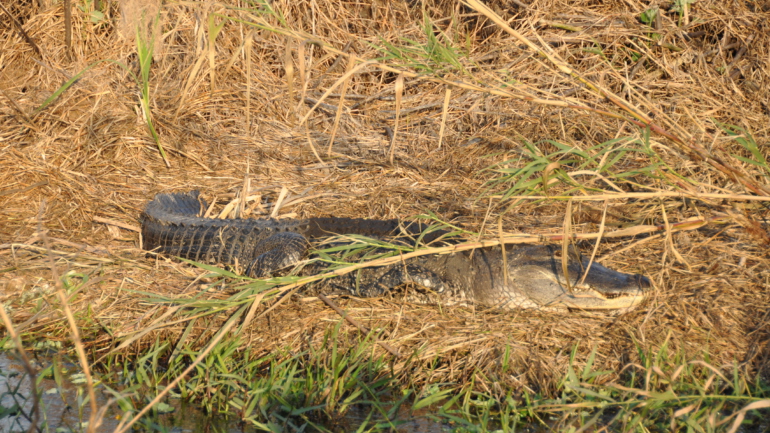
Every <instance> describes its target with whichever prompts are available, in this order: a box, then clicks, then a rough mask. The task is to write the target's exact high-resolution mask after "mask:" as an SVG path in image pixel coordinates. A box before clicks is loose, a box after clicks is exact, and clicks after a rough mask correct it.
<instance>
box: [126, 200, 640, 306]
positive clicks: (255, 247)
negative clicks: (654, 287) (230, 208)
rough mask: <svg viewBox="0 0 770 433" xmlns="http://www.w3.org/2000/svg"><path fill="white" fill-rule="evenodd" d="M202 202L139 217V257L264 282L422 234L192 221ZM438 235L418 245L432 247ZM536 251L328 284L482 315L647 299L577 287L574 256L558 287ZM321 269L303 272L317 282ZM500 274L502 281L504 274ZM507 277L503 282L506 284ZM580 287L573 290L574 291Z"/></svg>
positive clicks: (418, 228) (542, 251) (428, 262)
mask: <svg viewBox="0 0 770 433" xmlns="http://www.w3.org/2000/svg"><path fill="white" fill-rule="evenodd" d="M205 207H206V205H205V202H204V201H203V200H202V199H200V198H199V196H198V192H197V191H192V192H190V193H174V194H158V195H157V196H155V198H154V199H153V200H152V201H151V202H150V203H149V204H148V205H147V207H146V208H145V211H144V212H143V213H142V215H141V218H140V219H141V223H142V237H143V241H144V248H145V249H147V250H152V251H156V252H160V253H164V254H166V255H170V256H179V257H184V258H187V259H190V260H194V261H200V262H206V263H222V264H226V265H231V266H235V267H236V268H243V269H246V274H247V275H249V276H252V277H264V276H268V275H271V274H273V273H274V272H275V271H278V270H281V269H284V268H286V267H288V266H292V265H295V264H297V263H298V262H299V261H301V260H302V259H303V258H304V257H305V256H306V254H307V250H308V247H309V239H317V238H321V237H325V236H330V235H332V234H335V233H340V234H359V235H366V236H375V237H394V236H395V235H397V234H398V233H399V232H401V233H403V232H406V233H407V234H411V235H415V236H418V235H420V233H421V232H422V231H423V230H424V229H425V226H423V225H421V224H414V223H413V224H407V225H406V227H403V226H400V225H399V222H398V221H397V220H365V219H352V218H310V219H302V220H299V219H287V220H273V219H210V218H202V217H199V216H198V215H200V213H201V210H202V209H205ZM443 234H445V232H441V231H436V232H432V233H429V234H427V235H425V236H424V237H423V240H424V241H425V242H431V241H433V240H435V239H437V238H439V237H440V236H442V235H443ZM555 252H556V250H555V249H553V248H551V247H548V246H542V245H509V246H507V247H506V254H505V256H503V254H502V250H501V247H489V248H480V249H477V250H474V251H472V252H471V251H463V252H458V253H452V254H442V255H437V254H433V255H425V256H420V257H415V258H412V259H409V260H408V261H406V262H405V263H400V264H397V265H390V266H382V267H370V268H364V269H361V270H359V271H358V272H357V273H353V274H349V275H346V276H344V277H342V278H339V279H337V280H336V282H335V283H334V284H335V285H337V286H340V285H341V286H343V287H345V288H346V289H347V290H349V291H351V292H353V293H354V294H357V295H359V296H379V295H382V294H385V293H387V292H389V291H390V290H392V289H393V288H395V287H397V286H400V285H403V284H405V283H416V284H418V285H419V286H421V287H422V288H424V289H427V290H421V291H416V292H415V293H414V294H413V296H411V297H410V298H409V299H410V300H415V301H420V302H431V303H442V304H460V305H471V304H476V305H485V306H489V307H494V308H500V309H506V310H507V309H519V308H542V309H551V310H566V309H584V310H612V311H626V310H629V309H631V308H634V307H636V306H637V305H639V304H640V303H641V302H642V301H643V300H644V299H645V298H646V297H647V289H649V287H650V281H649V280H648V279H647V278H646V277H643V276H641V275H631V274H624V273H621V272H617V271H614V270H612V269H608V268H606V267H604V266H602V265H600V264H598V263H593V264H592V265H591V268H590V271H589V272H588V275H586V276H585V278H583V273H584V270H585V269H586V268H587V266H588V260H587V259H584V258H582V257H580V255H579V254H578V253H576V252H574V251H572V252H571V254H570V258H569V260H568V267H567V268H568V269H567V273H568V276H569V280H570V281H571V283H572V284H570V288H567V287H565V284H564V282H565V278H564V275H563V270H562V265H561V258H556V257H555V254H554V253H555ZM322 267H323V266H322V265H316V266H311V267H309V268H308V270H306V272H311V273H312V272H320V271H322V270H323V269H322ZM504 268H507V272H504ZM506 274H507V277H508V278H507V280H506V278H505V276H506ZM581 280H583V282H582V283H581V282H580V281H581Z"/></svg>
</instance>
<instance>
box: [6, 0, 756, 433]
mask: <svg viewBox="0 0 770 433" xmlns="http://www.w3.org/2000/svg"><path fill="white" fill-rule="evenodd" d="M64 4H66V2H51V1H49V0H39V1H32V0H28V1H27V0H22V1H16V2H11V3H9V4H4V9H3V10H2V11H0V16H2V17H3V18H2V24H0V35H2V37H1V38H0V43H1V44H2V50H1V51H0V90H2V94H1V95H0V99H2V100H3V104H2V105H0V152H1V153H0V248H1V249H0V286H2V287H3V288H4V293H3V295H2V296H3V302H4V304H5V305H6V306H7V307H8V311H9V313H10V319H11V320H12V321H13V323H14V324H16V326H17V329H18V331H20V332H21V333H22V335H23V336H24V338H25V339H29V340H39V339H47V340H58V341H61V342H63V343H64V345H65V347H72V344H73V340H72V336H71V332H70V329H71V326H69V325H68V324H67V321H66V320H63V318H62V317H63V316H62V313H61V310H62V301H61V298H60V297H57V296H56V295H55V293H56V292H57V289H59V288H63V289H65V292H66V294H67V296H66V298H67V300H66V304H67V305H68V306H69V308H70V309H71V310H72V312H73V316H72V317H73V319H72V320H74V323H75V326H76V327H77V328H78V329H79V331H80V338H81V340H82V344H83V347H84V348H85V351H84V353H85V354H87V356H88V358H89V362H92V363H93V366H94V368H96V369H97V370H99V369H100V368H102V365H101V364H100V362H104V360H105V359H114V360H116V361H119V362H133V361H132V360H134V359H138V358H137V357H141V356H143V355H144V354H145V353H146V351H148V350H150V349H151V348H158V347H159V345H162V344H161V343H162V342H167V343H168V348H167V352H163V353H164V355H163V356H160V358H161V359H160V361H159V362H161V364H162V363H163V360H164V359H165V360H166V361H168V358H169V357H171V358H175V357H178V356H181V355H179V354H180V353H182V352H184V351H189V354H188V355H186V356H189V360H192V359H193V358H194V357H195V355H194V354H195V353H198V352H195V351H197V350H201V348H203V347H206V345H207V344H208V343H209V342H210V341H211V339H212V337H214V336H215V334H216V331H217V330H218V329H221V327H222V326H223V325H224V324H226V323H230V322H228V319H231V320H232V319H233V318H237V319H238V320H237V321H238V327H237V328H229V329H231V330H232V329H237V331H238V332H237V335H235V334H233V335H229V336H228V337H227V338H225V340H227V341H232V342H235V343H233V349H232V352H227V353H229V354H230V355H232V359H241V358H239V357H243V356H245V354H247V353H248V357H250V359H251V360H254V359H257V360H259V359H263V360H264V359H266V358H264V357H267V356H270V357H271V358H270V359H271V360H272V361H271V362H279V360H280V359H286V360H294V361H296V362H300V364H299V365H302V366H303V367H304V368H307V369H308V370H307V372H308V374H309V372H310V371H311V370H313V368H314V367H308V366H307V365H308V363H309V362H310V360H312V359H315V360H316V361H317V362H319V363H320V364H319V365H323V363H324V362H326V361H329V358H328V356H331V355H328V356H327V355H324V354H325V353H326V352H327V351H330V349H329V338H330V335H333V336H334V339H335V346H334V347H335V351H336V350H341V351H345V350H352V349H351V348H357V347H358V348H360V347H361V344H362V342H367V341H369V339H370V338H376V339H378V340H380V341H384V342H387V343H388V344H389V345H391V346H393V347H395V348H397V349H398V350H399V351H400V352H401V353H403V354H407V356H406V357H405V358H392V359H391V358H388V354H387V352H384V351H383V350H382V349H381V348H379V346H378V345H376V344H373V345H371V346H366V347H369V348H370V349H371V351H370V354H369V355H368V356H369V357H370V359H374V360H382V362H383V363H382V368H383V371H385V372H387V375H392V377H393V379H394V381H395V383H401V384H405V385H404V386H405V387H408V388H409V389H412V390H414V391H415V394H414V395H435V392H438V391H436V389H439V388H440V386H445V385H446V386H449V385H447V384H451V386H452V387H456V388H453V389H458V390H471V391H467V392H473V393H476V392H478V393H481V394H480V395H484V396H489V397H490V399H491V400H490V401H493V402H496V403H495V404H497V405H504V403H503V402H505V401H506V400H505V399H506V397H510V398H511V399H513V400H515V401H521V399H522V398H523V396H525V395H526V396H528V397H527V398H529V396H539V397H542V398H544V399H545V398H556V399H557V400H558V399H559V398H563V400H558V401H559V402H560V403H559V404H564V405H566V404H567V403H569V402H570V401H572V400H569V398H572V397H574V398H575V399H578V400H579V401H581V402H583V401H585V399H586V398H587V397H586V396H587V395H589V394H585V393H583V394H581V393H580V392H578V391H574V389H573V391H565V388H564V383H565V378H569V377H570V372H571V371H572V372H573V374H574V372H575V371H579V372H584V373H585V374H584V375H583V376H581V377H580V378H578V379H580V380H577V381H576V382H574V384H575V386H578V385H576V384H582V386H585V387H587V388H585V389H593V388H591V387H594V386H595V387H603V386H608V385H612V384H615V385H617V384H625V385H623V386H626V387H627V388H628V389H631V391H623V389H622V388H623V386H621V387H620V388H611V389H612V390H614V391H612V392H617V393H619V394H618V395H620V394H623V393H625V394H623V395H625V396H626V397H628V398H637V399H639V402H643V400H644V399H645V398H651V397H650V394H649V393H650V392H653V391H660V392H663V391H665V390H666V389H669V390H670V389H671V387H672V386H673V385H672V384H674V383H680V382H681V381H682V380H683V378H682V377H681V376H680V375H681V374H682V371H686V372H691V371H692V372H693V373H692V376H691V377H689V378H688V379H686V380H685V382H686V383H688V384H689V385H692V386H693V387H694V388H692V390H702V391H703V392H701V394H705V395H708V396H713V397H714V398H715V399H714V400H703V401H700V400H699V403H697V407H696V406H693V407H690V406H688V405H687V404H685V403H684V402H683V401H684V400H682V402H680V403H670V406H666V407H667V408H668V409H666V410H668V412H665V413H664V415H661V416H662V419H664V421H661V422H663V423H664V424H663V425H666V424H665V423H668V422H669V421H670V420H673V421H671V422H672V424H671V425H672V426H681V425H684V424H682V423H686V422H687V421H686V420H687V419H696V422H697V423H701V424H700V425H709V424H708V423H709V422H713V424H714V425H716V424H717V423H718V421H719V420H717V419H716V418H714V419H710V418H709V415H710V414H711V413H712V412H713V413H714V414H717V413H718V414H720V416H722V412H720V410H721V409H723V406H720V405H721V404H724V402H723V400H720V398H719V396H723V395H728V394H730V395H733V394H735V395H741V396H747V397H746V398H749V399H748V400H741V402H742V403H743V405H741V404H738V405H737V406H735V407H733V408H732V409H737V408H739V407H744V406H745V405H746V404H749V403H752V402H755V403H756V401H754V400H751V399H750V397H752V398H754V397H761V393H760V395H754V394H755V393H757V392H758V391H757V390H758V389H765V388H762V386H760V385H758V384H761V383H766V382H763V380H764V379H765V378H766V377H767V376H766V375H767V372H768V366H769V365H770V364H769V362H770V328H768V321H769V320H770V319H769V318H770V286H768V278H770V273H769V272H768V271H769V270H770V269H769V268H768V260H767V259H768V256H767V245H768V242H770V239H769V238H768V234H767V227H766V221H765V218H766V217H767V214H768V209H767V202H768V200H770V199H768V196H770V194H769V193H768V191H770V187H768V185H767V176H768V174H770V171H768V165H767V162H766V160H765V158H766V157H767V149H766V145H767V143H768V125H770V116H769V115H770V107H768V105H767V104H768V102H767V101H768V100H770V99H769V98H768V96H769V90H768V89H770V77H769V76H768V71H770V64H769V63H768V62H769V61H768V58H770V57H768V55H769V54H768V46H770V44H769V43H768V42H770V33H769V32H768V22H770V21H768V19H770V13H768V8H770V6H768V4H767V3H766V2H760V1H731V2H721V1H707V0H701V1H698V2H687V1H676V2H657V3H654V4H648V2H641V1H635V0H630V1H593V0H591V1H589V0H585V1H562V0H550V1H549V0H546V1H535V2H518V1H513V2H507V1H492V2H487V5H488V7H489V8H486V7H485V6H484V5H482V4H479V3H476V2H470V1H469V2H467V3H454V2H449V1H447V2H441V1H437V2H431V1H424V2H371V3H360V2H325V1H324V2H314V1H309V2H270V3H262V2H248V1H243V2H238V1H233V2H222V3H217V2H166V3H162V4H161V3H159V2H152V1H142V0H126V1H123V2H120V3H118V2H90V1H77V2H72V5H71V6H72V7H71V16H70V17H69V18H68V17H67V14H65V13H64ZM244 188H245V190H246V191H247V193H244V191H245V190H244ZM191 189H199V190H201V191H202V192H203V193H204V194H205V195H206V196H207V198H208V199H209V201H210V202H216V203H218V204H219V208H218V209H221V208H222V207H223V205H225V204H227V203H230V202H233V200H235V199H236V198H240V197H244V195H245V196H247V197H248V201H246V203H245V206H244V207H245V210H244V212H245V214H246V215H251V216H267V215H271V214H273V215H275V216H278V217H306V216H346V217H365V218H405V219H408V218H410V217H413V216H415V215H418V214H425V213H433V214H435V216H436V217H437V218H439V219H441V220H443V221H448V222H451V223H452V224H454V225H456V226H458V227H461V228H463V229H465V230H467V231H468V232H470V233H478V234H479V235H478V237H480V238H483V239H493V240H494V239H499V238H500V236H501V232H500V228H502V230H503V231H504V232H505V233H507V234H533V235H538V234H545V235H559V234H562V233H565V230H566V231H568V232H569V233H571V234H578V235H586V234H592V233H599V232H602V233H603V234H604V235H603V236H602V240H601V242H599V246H598V251H597V260H599V261H600V262H601V263H602V264H604V265H606V266H609V267H612V268H615V269H618V270H622V271H625V272H634V273H643V274H645V275H648V276H649V277H650V278H651V279H652V280H653V282H654V285H655V288H654V292H653V294H652V296H651V299H650V300H649V301H648V302H647V303H646V304H645V305H644V306H643V307H641V308H639V309H637V310H635V311H633V312H631V313H628V314H624V315H621V316H617V317H609V316H605V315H596V314H586V313H571V314H561V313H559V314H553V313H546V312H539V311H521V312H518V313H516V314H513V315H511V314H500V313H499V312H495V311H484V310H482V309H464V308H455V309H451V308H450V309H447V308H441V307H435V306H425V305H412V304H404V303H402V302H399V301H398V300H392V299H366V300H361V299H352V298H350V299H349V298H338V299H336V302H338V304H339V305H340V307H342V308H344V309H345V310H346V311H347V312H348V313H349V314H350V315H351V316H352V317H354V318H355V319H356V320H357V321H358V322H360V323H363V324H365V325H366V326H367V327H368V328H370V329H374V330H376V332H375V334H372V335H363V334H361V333H360V331H359V330H357V329H356V328H354V327H352V326H349V325H347V324H345V323H344V322H343V321H342V319H341V318H340V317H339V316H338V315H337V313H335V312H334V311H332V310H331V309H329V308H328V307H327V306H326V305H325V304H323V303H322V302H320V301H318V300H317V299H314V298H305V297H302V296H301V295H298V296H295V297H293V298H292V299H290V300H288V301H286V302H284V303H282V304H281V305H280V306H278V307H276V308H274V309H270V307H271V305H273V304H272V303H274V302H276V301H275V297H271V296H265V294H264V292H261V291H260V290H262V289H263V288H264V287H263V286H259V287H257V286H249V290H251V292H247V293H248V296H246V295H242V296H241V297H238V295H237V294H234V293H236V288H238V287H241V288H243V287H244V285H246V284H248V283H246V282H239V281H233V280H230V279H225V280H224V282H221V280H220V279H218V277H211V276H210V272H209V271H206V270H202V269H199V268H195V267H192V266H190V265H187V264H181V263H179V262H178V261H176V260H170V259H165V258H154V259H153V258H148V257H147V256H146V255H145V254H144V253H143V252H142V251H141V250H140V249H139V246H140V245H139V236H138V232H137V228H138V221H137V218H138V215H139V213H140V212H141V210H142V208H143V206H144V204H145V203H146V202H147V201H148V200H150V199H151V198H152V197H153V195H154V194H156V193H158V192H166V191H187V190H191ZM537 197H541V198H540V199H537ZM570 197H571V198H572V202H571V203H568V201H569V198H570ZM276 203H280V206H276ZM565 215H566V218H565ZM565 221H567V222H568V223H569V224H567V225H566V226H565ZM565 227H567V228H565ZM618 230H626V231H625V232H621V234H622V233H625V234H626V235H625V236H616V237H613V233H615V234H617V231H618ZM469 237H471V238H474V237H475V236H474V235H469ZM577 237H578V238H579V237H580V236H577ZM584 237H585V236H584ZM576 243H577V244H578V245H579V246H580V247H581V248H582V249H583V251H584V252H588V253H590V252H591V250H592V248H593V246H594V243H595V242H594V240H577V241H576ZM62 279H64V283H62V282H61V281H62ZM222 285H224V286H226V287H225V289H221V287H222ZM212 287H217V288H218V289H217V290H213V289H212ZM244 305H247V306H249V307H248V308H246V309H245V310H242V309H243V306H244ZM250 305H254V308H253V309H252V308H251V307H250ZM241 325H243V326H241ZM233 332H234V331H233ZM172 349H173V350H172ZM184 353H188V352H184ZM309 353H312V354H317V353H320V354H321V355H318V356H317V357H316V356H315V355H313V356H310V355H307V354H309ZM335 353H336V352H335ZM356 356H357V355H356ZM164 357H165V358H164ZM276 357H277V358H276ZM351 357H354V356H353V355H351ZM354 358H355V357H354ZM356 359H357V358H356ZM294 361H292V362H294ZM244 362H245V361H244ZM265 362H267V361H265ZM377 362H379V361H377ZM378 365H379V364H378ZM233 368H235V367H233ZM255 368H256V367H255ZM318 368H320V367H318ZM656 369H657V370H656ZM592 371H596V372H603V373H602V374H601V375H595V376H594V375H591V374H589V373H590V372H592ZM379 374H384V373H383V372H379V373H378V372H371V374H370V375H369V377H370V378H371V380H373V381H376V379H377V377H378V375H379ZM583 379H585V380H583ZM589 379H590V380H589ZM618 386H620V385H618ZM433 387H439V388H433ZM236 388H237V387H236ZM340 389H341V391H340V392H341V394H339V395H337V397H338V398H340V399H344V398H347V397H349V396H350V395H351V391H350V389H348V388H345V387H342V388H340ZM571 389H572V388H571ZM602 389H607V388H602ZM676 389H679V388H676ZM426 390H433V391H431V392H430V393H428V394H425V393H426V392H427V391H426ZM750 390H753V391H750ZM637 391H638V392H637ZM230 392H231V391H227V392H225V391H222V393H223V394H222V396H225V397H226V396H230V397H233V396H235V393H236V391H232V393H230ZM463 392H465V391H463ZM608 392H609V391H608ZM673 392H677V391H673ZM692 392H693V394H698V393H699V392H700V391H698V392H696V391H692ZM459 393H460V392H459V391H458V395H459ZM571 393H574V395H572V394H571ZM645 393H648V394H645ZM192 394H193V395H194V396H195V397H196V398H203V397H201V395H199V394H196V393H192ZM204 394H205V393H204ZM215 394H216V392H215ZM331 394H332V397H334V392H332V393H331ZM468 395H470V394H468ZM473 395H476V394H473ZM618 395H615V394H613V396H615V397H617V398H620V397H618ZM570 396H572V397H570ZM209 397H210V395H209ZM615 397H613V398H615ZM314 398H316V400H313V399H308V400H309V401H308V402H307V405H308V406H312V405H316V404H320V405H326V406H324V407H325V409H319V410H321V411H327V412H329V413H334V411H335V410H339V409H340V408H339V406H338V407H336V408H335V405H334V404H333V403H330V400H331V397H330V396H329V393H327V394H326V395H323V393H319V395H317V396H316V397H314ZM517 399H518V400H517ZM580 399H583V400H580ZM310 400H312V401H310ZM760 401H761V400H760ZM720 402H722V403H720ZM692 404H696V403H692ZM642 406H644V405H642ZM506 407H510V406H506ZM591 407H593V406H591ZM688 407H689V408H690V409H689V410H683V411H682V412H677V413H678V415H677V416H675V413H674V412H675V411H676V410H677V409H687V408H688ZM562 408H563V409H564V411H563V412H560V413H567V412H569V411H570V410H572V409H568V407H567V406H563V407H562ZM517 413H518V412H517ZM530 415H531V414H530ZM656 416H657V415H656ZM715 416H716V415H715ZM725 416H727V415H725ZM688 417H689V418H688ZM264 418H269V417H268V416H267V415H266V416H265V417H264ZM254 419H255V420H262V421H264V419H262V418H260V416H255V418H254ZM719 419H722V418H719ZM729 419H730V420H732V419H733V418H729ZM593 422H597V421H596V420H594V421H593ZM644 422H645V421H643V420H642V421H639V422H638V423H637V424H633V423H631V424H629V425H626V424H622V428H623V429H626V428H627V429H635V428H640V426H641V425H643V423H644ZM678 423H679V424H678ZM279 424H280V423H279ZM285 425H286V424H284V426H285ZM730 425H731V424H730V423H725V424H722V425H721V426H722V427H728V426H730Z"/></svg>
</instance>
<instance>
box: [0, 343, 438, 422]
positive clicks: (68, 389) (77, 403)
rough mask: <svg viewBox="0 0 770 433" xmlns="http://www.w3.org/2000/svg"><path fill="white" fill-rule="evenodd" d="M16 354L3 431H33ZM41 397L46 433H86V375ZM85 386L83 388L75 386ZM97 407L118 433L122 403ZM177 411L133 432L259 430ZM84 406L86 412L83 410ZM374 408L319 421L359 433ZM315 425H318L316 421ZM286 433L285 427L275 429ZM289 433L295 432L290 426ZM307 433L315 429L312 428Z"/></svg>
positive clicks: (0, 406)
mask: <svg viewBox="0 0 770 433" xmlns="http://www.w3.org/2000/svg"><path fill="white" fill-rule="evenodd" d="M50 363H51V361H50V359H45V358H39V359H36V360H33V364H34V367H35V369H36V370H37V371H41V370H43V369H45V368H46V367H47V366H48V365H50ZM22 365H23V364H22V363H21V361H20V360H18V359H16V353H15V352H12V351H0V433H12V432H27V431H28V430H29V426H30V423H31V419H32V414H33V407H34V404H33V394H32V388H31V386H30V379H29V376H27V374H26V372H25V370H24V368H23V366H22ZM67 367H68V370H70V371H71V372H76V371H78V368H77V367H76V366H75V365H74V364H70V365H68V366H67ZM37 380H38V382H39V386H38V390H39V391H38V392H39V393H40V404H39V412H38V413H39V417H38V422H37V424H38V427H39V430H38V431H40V432H51V433H54V432H55V433H69V432H73V433H75V432H85V431H86V430H87V427H88V424H87V422H88V419H89V416H90V413H91V411H90V404H89V403H88V402H86V396H87V392H86V389H85V384H84V382H82V381H83V378H82V375H79V374H77V373H75V374H73V375H72V376H69V377H67V378H65V380H64V381H63V382H65V383H64V384H63V385H62V387H61V388H60V387H59V386H58V385H57V384H56V382H55V381H54V380H53V379H50V378H38V379H37ZM73 382H74V383H78V382H81V384H79V385H77V384H73ZM96 396H97V406H98V407H99V408H102V407H104V406H108V409H107V410H106V412H105V416H104V417H103V418H102V420H101V424H100V425H99V427H98V428H97V431H98V432H105V433H106V432H114V431H116V430H117V429H118V427H119V426H120V415H121V414H122V413H123V411H122V410H120V408H119V407H118V405H117V404H116V403H115V402H114V401H113V402H111V401H110V397H111V395H110V394H109V393H108V392H106V391H105V388H104V387H103V386H99V385H97V392H96ZM169 403H170V404H171V405H172V407H173V409H174V410H173V412H170V413H167V414H164V415H160V416H157V417H154V418H153V419H152V420H150V421H148V420H145V423H144V424H143V425H139V424H135V426H134V427H135V430H133V431H160V432H164V431H168V432H173V433H183V432H206V433H210V432H222V433H224V432H227V433H243V432H253V431H257V429H256V428H254V427H253V426H249V425H243V424H242V423H238V422H235V421H227V420H225V419H223V418H222V417H212V416H207V415H206V414H205V413H204V412H203V411H201V410H199V409H198V408H196V407H194V406H193V405H191V404H186V403H185V402H183V401H180V400H173V399H172V400H170V402H169ZM79 408H81V409H79ZM370 412H371V408H352V409H351V410H349V411H348V412H347V413H346V415H345V416H344V418H342V419H339V420H324V421H322V422H319V424H320V425H323V426H324V428H326V429H329V430H330V431H333V432H347V431H356V430H357V429H358V428H359V427H360V426H361V425H362V424H367V426H368V427H372V422H371V421H370V420H368V419H367V418H369V413H370ZM396 418H397V419H398V420H399V421H397V422H396V423H395V424H394V427H396V431H399V432H407V433H408V432H425V433H439V432H445V431H449V430H451V429H452V427H451V426H449V425H448V424H444V423H439V422H435V421H432V420H429V419H426V418H425V417H420V416H417V417H414V416H412V414H410V413H409V411H408V409H404V410H401V411H399V413H398V415H397V417H396ZM314 422H318V421H317V420H314ZM275 427H277V428H279V429H281V426H275ZM284 430H285V431H294V429H293V428H291V427H287V428H286V429H284ZM306 431H314V430H313V429H312V428H309V429H307V430H306Z"/></svg>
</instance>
